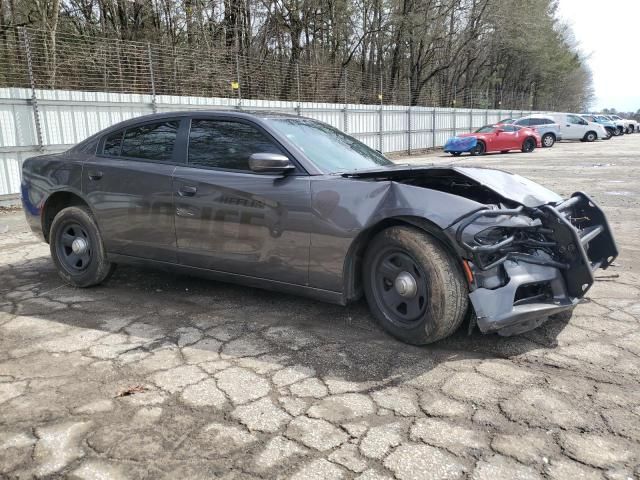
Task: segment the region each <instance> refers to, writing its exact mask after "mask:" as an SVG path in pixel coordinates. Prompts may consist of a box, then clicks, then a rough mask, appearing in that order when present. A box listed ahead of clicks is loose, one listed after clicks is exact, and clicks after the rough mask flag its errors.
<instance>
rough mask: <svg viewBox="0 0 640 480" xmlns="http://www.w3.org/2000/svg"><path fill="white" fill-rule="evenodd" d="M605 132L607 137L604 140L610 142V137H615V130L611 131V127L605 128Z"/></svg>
mask: <svg viewBox="0 0 640 480" xmlns="http://www.w3.org/2000/svg"><path fill="white" fill-rule="evenodd" d="M605 130H606V131H607V136H606V137H605V138H604V139H605V140H610V139H611V137H615V135H616V133H615V132H616V131H615V129H613V128H611V127H607V128H605Z"/></svg>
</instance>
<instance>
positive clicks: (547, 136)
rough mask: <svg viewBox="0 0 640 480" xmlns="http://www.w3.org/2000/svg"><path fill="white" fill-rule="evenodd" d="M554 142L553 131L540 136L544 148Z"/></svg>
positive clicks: (549, 146)
mask: <svg viewBox="0 0 640 480" xmlns="http://www.w3.org/2000/svg"><path fill="white" fill-rule="evenodd" d="M555 143H556V137H555V136H554V135H553V133H545V134H544V136H543V137H542V146H543V147H545V148H551V147H553V145H554V144H555Z"/></svg>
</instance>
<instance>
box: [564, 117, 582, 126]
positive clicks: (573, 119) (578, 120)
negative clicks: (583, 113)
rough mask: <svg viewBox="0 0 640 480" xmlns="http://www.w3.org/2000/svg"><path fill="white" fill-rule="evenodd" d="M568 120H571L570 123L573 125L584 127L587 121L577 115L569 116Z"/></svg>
mask: <svg viewBox="0 0 640 480" xmlns="http://www.w3.org/2000/svg"><path fill="white" fill-rule="evenodd" d="M567 119H568V120H569V123H573V124H574V125H584V124H585V121H584V120H582V119H581V118H580V117H577V116H575V115H567Z"/></svg>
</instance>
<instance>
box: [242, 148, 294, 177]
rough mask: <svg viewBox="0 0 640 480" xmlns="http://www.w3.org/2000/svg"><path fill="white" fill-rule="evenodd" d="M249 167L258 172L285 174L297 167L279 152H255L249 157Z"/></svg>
mask: <svg viewBox="0 0 640 480" xmlns="http://www.w3.org/2000/svg"><path fill="white" fill-rule="evenodd" d="M249 168H250V169H251V170H252V171H254V172H256V173H280V174H285V173H287V172H290V171H292V170H294V169H295V168H296V167H295V166H294V165H293V164H292V163H291V162H290V161H289V159H288V158H287V157H285V156H284V155H280V154H279V153H254V154H253V155H251V156H250V157H249Z"/></svg>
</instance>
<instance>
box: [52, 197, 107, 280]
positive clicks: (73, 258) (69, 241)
mask: <svg viewBox="0 0 640 480" xmlns="http://www.w3.org/2000/svg"><path fill="white" fill-rule="evenodd" d="M76 240H78V241H77V242H76ZM83 247H84V250H83ZM49 248H50V250H51V258H52V259H53V263H54V264H55V266H56V269H57V270H58V274H59V275H60V277H62V279H63V280H64V281H65V282H67V283H68V284H70V285H73V286H74V287H91V286H94V285H98V284H100V283H102V282H104V281H105V280H107V279H108V278H109V277H110V276H111V274H112V273H113V271H114V269H115V264H113V263H111V262H109V261H107V255H106V252H105V249H104V244H103V243H102V237H101V236H100V231H99V230H98V226H97V225H96V222H95V220H94V218H93V216H92V215H91V212H90V211H89V209H88V208H87V207H79V206H74V207H67V208H64V209H62V210H60V212H58V214H57V215H56V216H55V218H54V219H53V223H52V224H51V230H50V233H49Z"/></svg>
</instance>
